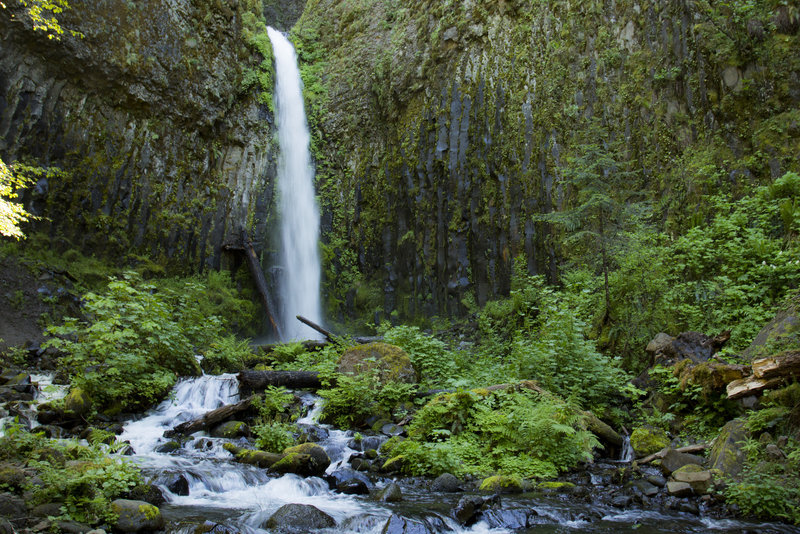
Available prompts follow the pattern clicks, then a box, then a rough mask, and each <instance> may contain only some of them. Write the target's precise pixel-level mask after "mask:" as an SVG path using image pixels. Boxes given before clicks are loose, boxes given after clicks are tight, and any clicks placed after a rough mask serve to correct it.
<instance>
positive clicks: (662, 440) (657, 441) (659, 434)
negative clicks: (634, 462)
mask: <svg viewBox="0 0 800 534" xmlns="http://www.w3.org/2000/svg"><path fill="white" fill-rule="evenodd" d="M668 446H669V437H668V436H667V433H666V432H664V431H663V430H661V429H660V428H653V427H647V426H641V427H638V428H635V429H634V430H633V432H632V433H631V447H632V448H633V452H634V453H635V454H636V457H637V458H641V457H643V456H647V455H650V454H653V453H656V452H658V451H660V450H661V449H663V448H664V447H668Z"/></svg>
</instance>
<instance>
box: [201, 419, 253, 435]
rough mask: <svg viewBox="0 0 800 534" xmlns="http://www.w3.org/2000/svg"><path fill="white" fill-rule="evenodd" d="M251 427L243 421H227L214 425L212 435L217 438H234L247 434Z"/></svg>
mask: <svg viewBox="0 0 800 534" xmlns="http://www.w3.org/2000/svg"><path fill="white" fill-rule="evenodd" d="M249 433H250V429H249V428H248V427H247V425H246V424H245V423H243V422H242V421H227V422H225V423H222V424H220V425H217V426H215V427H214V429H213V430H212V431H211V435H212V436H213V437H215V438H226V439H234V438H238V437H241V436H247V435H248V434H249Z"/></svg>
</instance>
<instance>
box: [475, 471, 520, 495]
mask: <svg viewBox="0 0 800 534" xmlns="http://www.w3.org/2000/svg"><path fill="white" fill-rule="evenodd" d="M478 489H479V490H480V491H488V492H492V493H522V492H523V487H522V479H520V478H519V477H515V476H505V475H495V476H492V477H489V478H485V479H484V480H483V482H481V485H480V487H479V488H478Z"/></svg>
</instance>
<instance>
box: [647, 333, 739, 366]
mask: <svg viewBox="0 0 800 534" xmlns="http://www.w3.org/2000/svg"><path fill="white" fill-rule="evenodd" d="M729 337H730V336H729V334H728V333H723V334H720V335H718V336H716V337H709V336H707V335H705V334H702V333H700V332H681V333H680V334H678V336H677V337H676V338H674V339H673V340H672V341H671V342H670V343H668V344H667V343H666V341H667V338H665V337H663V336H662V337H661V338H660V340H659V341H658V342H656V340H655V339H654V340H653V341H651V342H650V343H651V345H650V344H649V345H648V347H651V348H655V347H658V350H657V351H656V352H654V353H653V355H654V363H662V364H666V365H671V364H673V363H675V362H678V361H680V360H685V359H689V360H691V361H692V362H693V363H701V362H704V361H707V360H708V359H709V358H710V357H711V356H712V355H713V354H714V353H715V352H716V351H717V350H718V349H719V348H721V347H722V345H724V344H725V342H726V341H727V340H728V338H729ZM656 338H658V336H656Z"/></svg>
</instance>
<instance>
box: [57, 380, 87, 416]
mask: <svg viewBox="0 0 800 534" xmlns="http://www.w3.org/2000/svg"><path fill="white" fill-rule="evenodd" d="M64 408H65V409H66V411H67V412H70V413H73V414H75V415H85V414H87V413H88V412H89V410H91V409H92V399H91V398H90V397H89V394H88V393H86V392H85V391H84V390H83V389H81V388H79V387H74V388H72V389H70V390H69V393H68V394H67V396H66V397H65V398H64Z"/></svg>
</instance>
